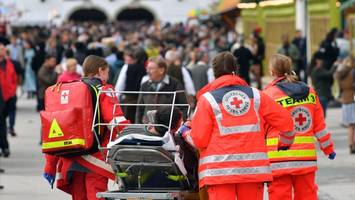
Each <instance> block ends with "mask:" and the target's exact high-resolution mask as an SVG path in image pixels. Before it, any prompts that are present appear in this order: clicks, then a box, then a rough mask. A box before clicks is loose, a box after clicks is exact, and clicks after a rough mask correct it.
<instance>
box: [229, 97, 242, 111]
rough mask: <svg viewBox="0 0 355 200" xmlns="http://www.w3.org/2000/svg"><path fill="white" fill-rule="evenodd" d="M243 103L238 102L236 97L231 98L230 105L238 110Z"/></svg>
mask: <svg viewBox="0 0 355 200" xmlns="http://www.w3.org/2000/svg"><path fill="white" fill-rule="evenodd" d="M242 103H243V101H242V100H239V99H238V98H237V97H234V98H233V101H232V102H231V104H232V105H233V106H235V107H237V108H240V104H242Z"/></svg>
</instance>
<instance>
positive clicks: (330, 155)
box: [328, 152, 337, 160]
mask: <svg viewBox="0 0 355 200" xmlns="http://www.w3.org/2000/svg"><path fill="white" fill-rule="evenodd" d="M336 155H337V154H336V153H335V152H332V153H330V154H329V155H328V158H329V159H330V160H334V159H335V156H336Z"/></svg>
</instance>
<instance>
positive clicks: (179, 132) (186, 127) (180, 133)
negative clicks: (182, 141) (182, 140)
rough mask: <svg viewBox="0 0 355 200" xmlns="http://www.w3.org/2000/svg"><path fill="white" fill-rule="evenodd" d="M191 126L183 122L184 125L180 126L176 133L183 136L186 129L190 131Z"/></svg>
mask: <svg viewBox="0 0 355 200" xmlns="http://www.w3.org/2000/svg"><path fill="white" fill-rule="evenodd" d="M190 129H191V128H190V127H188V126H186V125H185V124H183V125H182V126H180V128H179V129H178V131H177V132H176V134H177V135H178V136H180V137H182V136H183V135H184V133H185V132H186V131H189V130H190Z"/></svg>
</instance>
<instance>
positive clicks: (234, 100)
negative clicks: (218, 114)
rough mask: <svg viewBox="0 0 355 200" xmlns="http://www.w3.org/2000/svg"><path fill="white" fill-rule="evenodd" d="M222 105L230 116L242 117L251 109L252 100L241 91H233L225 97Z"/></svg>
mask: <svg viewBox="0 0 355 200" xmlns="http://www.w3.org/2000/svg"><path fill="white" fill-rule="evenodd" d="M222 105H223V108H224V109H225V110H226V111H227V112H228V113H229V114H231V115H234V116H241V115H244V114H245V113H247V112H248V110H249V109H250V98H249V97H248V95H247V94H245V93H244V92H242V91H240V90H232V91H230V92H227V93H226V94H225V95H224V96H223V98H222Z"/></svg>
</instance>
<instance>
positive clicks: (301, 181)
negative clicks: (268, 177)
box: [268, 172, 318, 200]
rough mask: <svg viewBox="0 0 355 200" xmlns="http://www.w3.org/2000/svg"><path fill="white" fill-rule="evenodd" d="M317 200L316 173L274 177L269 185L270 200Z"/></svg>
mask: <svg viewBox="0 0 355 200" xmlns="http://www.w3.org/2000/svg"><path fill="white" fill-rule="evenodd" d="M292 188H293V191H294V192H293V199H294V200H317V190H318V186H317V184H316V182H315V172H311V173H307V174H301V175H284V176H279V177H274V180H273V181H272V182H270V183H269V184H268V192H269V200H292Z"/></svg>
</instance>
